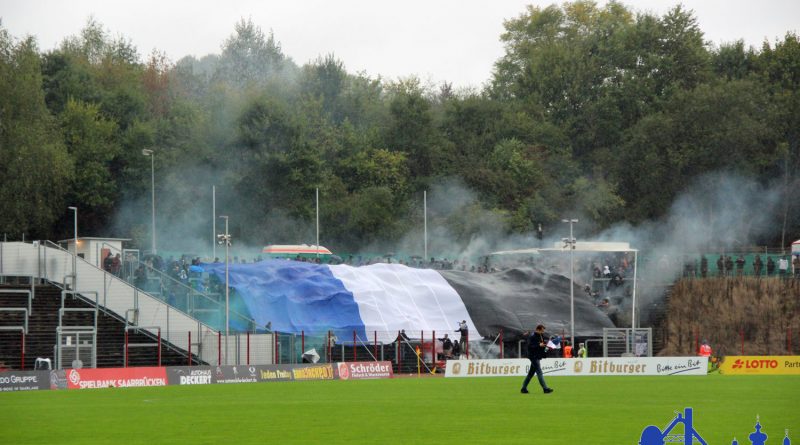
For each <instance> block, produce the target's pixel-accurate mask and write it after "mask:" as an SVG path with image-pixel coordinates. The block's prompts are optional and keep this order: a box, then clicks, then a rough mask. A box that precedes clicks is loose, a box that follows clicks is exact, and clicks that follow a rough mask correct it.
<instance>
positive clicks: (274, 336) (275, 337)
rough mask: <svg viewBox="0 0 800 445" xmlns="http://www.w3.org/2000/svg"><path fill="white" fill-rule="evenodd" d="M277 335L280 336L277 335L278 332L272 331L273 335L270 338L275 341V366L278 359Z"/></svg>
mask: <svg viewBox="0 0 800 445" xmlns="http://www.w3.org/2000/svg"><path fill="white" fill-rule="evenodd" d="M279 335H280V334H279V333H278V331H274V333H273V334H272V337H273V338H274V339H275V342H274V343H275V364H276V365H277V364H278V360H279V359H280V355H279V354H278V336H279Z"/></svg>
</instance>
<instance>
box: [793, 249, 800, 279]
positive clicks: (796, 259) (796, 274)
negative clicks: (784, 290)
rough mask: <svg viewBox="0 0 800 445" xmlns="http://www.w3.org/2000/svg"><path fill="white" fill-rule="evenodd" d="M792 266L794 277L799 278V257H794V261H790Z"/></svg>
mask: <svg viewBox="0 0 800 445" xmlns="http://www.w3.org/2000/svg"><path fill="white" fill-rule="evenodd" d="M792 266H793V267H794V277H795V278H800V255H795V256H794V260H792Z"/></svg>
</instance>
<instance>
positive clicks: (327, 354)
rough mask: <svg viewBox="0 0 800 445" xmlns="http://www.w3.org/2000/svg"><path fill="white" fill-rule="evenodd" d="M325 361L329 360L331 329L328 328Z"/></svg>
mask: <svg viewBox="0 0 800 445" xmlns="http://www.w3.org/2000/svg"><path fill="white" fill-rule="evenodd" d="M325 352H326V354H325V361H326V362H328V363H330V362H331V331H330V330H328V341H326V342H325Z"/></svg>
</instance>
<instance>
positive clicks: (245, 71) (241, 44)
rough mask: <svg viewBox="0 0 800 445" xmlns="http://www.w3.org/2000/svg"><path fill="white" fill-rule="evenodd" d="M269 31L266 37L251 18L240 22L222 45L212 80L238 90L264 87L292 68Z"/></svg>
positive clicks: (278, 43)
mask: <svg viewBox="0 0 800 445" xmlns="http://www.w3.org/2000/svg"><path fill="white" fill-rule="evenodd" d="M290 64H291V61H289V60H288V59H287V58H286V56H285V55H284V54H283V52H282V51H281V44H280V42H278V41H276V40H275V36H274V35H273V34H272V32H271V31H270V33H269V35H268V36H267V35H265V34H264V32H263V31H262V30H261V28H260V27H259V26H257V25H256V24H254V23H253V20H252V19H247V20H244V19H241V20H240V21H239V22H237V23H236V25H234V34H232V35H231V36H230V37H228V39H226V40H225V42H224V43H223V44H222V54H221V55H220V58H219V63H218V65H217V71H216V74H215V77H216V78H217V79H218V80H222V81H226V82H229V83H231V84H232V85H235V86H237V87H246V86H248V85H252V86H263V85H264V84H265V83H266V82H267V81H269V80H270V79H273V78H277V77H279V76H281V75H283V74H285V73H284V70H285V69H287V68H289V69H291V68H292V67H291V66H289V65H290Z"/></svg>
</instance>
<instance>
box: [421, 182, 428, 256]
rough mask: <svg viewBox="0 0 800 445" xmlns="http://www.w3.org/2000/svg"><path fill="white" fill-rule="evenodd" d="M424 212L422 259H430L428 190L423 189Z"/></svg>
mask: <svg viewBox="0 0 800 445" xmlns="http://www.w3.org/2000/svg"><path fill="white" fill-rule="evenodd" d="M422 214H423V244H424V249H423V251H424V253H423V254H422V261H423V263H424V262H425V261H428V191H427V190H423V191H422Z"/></svg>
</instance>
